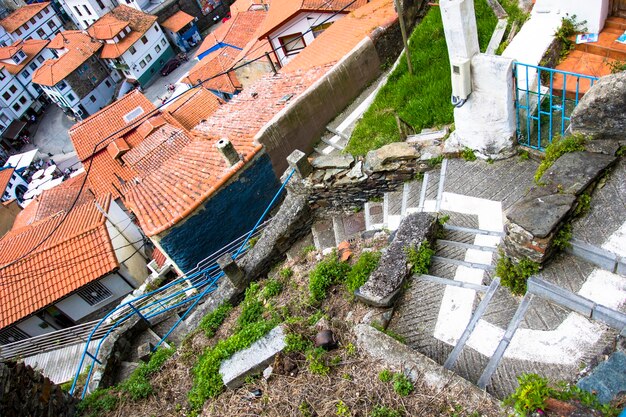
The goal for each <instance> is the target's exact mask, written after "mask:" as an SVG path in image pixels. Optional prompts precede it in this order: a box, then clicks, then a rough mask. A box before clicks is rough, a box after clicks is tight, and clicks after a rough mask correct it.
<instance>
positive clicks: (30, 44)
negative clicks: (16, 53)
mask: <svg viewBox="0 0 626 417" xmlns="http://www.w3.org/2000/svg"><path fill="white" fill-rule="evenodd" d="M48 42H49V41H47V40H40V39H29V40H27V41H22V40H19V41H17V42H16V43H14V44H13V45H14V46H17V45H19V46H20V47H21V49H22V52H24V53H25V54H26V58H24V60H23V61H22V62H20V63H19V64H18V65H14V64H9V63H4V66H5V67H6V69H7V71H9V72H10V73H11V74H13V75H17V74H18V73H19V72H20V71H21V70H23V69H24V67H25V66H26V65H28V63H29V62H30V61H32V60H33V59H34V58H35V57H36V56H37V55H38V54H39V53H40V52H41V51H42V50H43V49H44V48H45V47H46V45H48Z"/></svg>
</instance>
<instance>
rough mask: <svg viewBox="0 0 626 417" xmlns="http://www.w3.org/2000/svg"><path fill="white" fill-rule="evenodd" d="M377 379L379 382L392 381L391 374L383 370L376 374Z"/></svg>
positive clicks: (387, 370)
mask: <svg viewBox="0 0 626 417" xmlns="http://www.w3.org/2000/svg"><path fill="white" fill-rule="evenodd" d="M378 379H379V380H380V381H381V382H389V381H391V380H392V379H393V372H391V371H390V370H389V369H383V370H382V371H380V373H379V374H378Z"/></svg>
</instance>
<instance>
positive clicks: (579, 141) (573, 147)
mask: <svg viewBox="0 0 626 417" xmlns="http://www.w3.org/2000/svg"><path fill="white" fill-rule="evenodd" d="M585 142H586V139H585V137H584V136H582V135H572V136H569V137H567V138H559V137H558V136H555V137H554V139H553V140H552V143H551V144H550V145H548V147H546V151H545V156H544V158H543V161H541V164H539V167H538V168H537V172H535V182H536V183H537V184H539V182H540V181H541V177H542V176H543V174H544V173H545V172H546V171H547V170H548V168H550V167H551V166H552V164H553V163H554V162H555V161H556V160H557V159H559V158H560V157H561V155H564V154H566V153H568V152H577V151H584V150H585Z"/></svg>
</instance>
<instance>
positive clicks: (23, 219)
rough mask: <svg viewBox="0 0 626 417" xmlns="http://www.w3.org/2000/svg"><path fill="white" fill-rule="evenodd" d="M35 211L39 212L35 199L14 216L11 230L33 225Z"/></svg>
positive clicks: (35, 215)
mask: <svg viewBox="0 0 626 417" xmlns="http://www.w3.org/2000/svg"><path fill="white" fill-rule="evenodd" d="M5 203H6V201H5ZM3 204H4V203H3ZM37 210H39V201H38V200H37V199H33V200H31V202H30V203H28V205H27V206H26V207H24V208H23V209H22V211H20V212H19V213H17V216H15V221H13V226H12V228H13V229H19V228H21V227H24V226H28V225H29V224H31V223H34V221H35V218H36V217H37Z"/></svg>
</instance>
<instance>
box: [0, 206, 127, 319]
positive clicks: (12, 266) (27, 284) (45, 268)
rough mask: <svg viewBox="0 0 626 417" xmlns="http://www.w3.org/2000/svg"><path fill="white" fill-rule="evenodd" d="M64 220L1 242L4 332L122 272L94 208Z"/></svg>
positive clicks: (36, 225) (0, 300)
mask: <svg viewBox="0 0 626 417" xmlns="http://www.w3.org/2000/svg"><path fill="white" fill-rule="evenodd" d="M109 203H110V197H105V198H102V199H100V200H99V204H100V206H101V207H103V209H104V210H107V209H108V206H109ZM65 216H66V213H65V212H60V213H58V214H57V215H55V216H52V217H49V218H47V219H45V220H42V221H40V222H37V223H33V224H31V225H29V226H25V227H22V228H19V229H13V230H11V231H10V232H9V233H7V234H6V235H5V236H4V237H3V238H2V239H0V279H1V280H2V283H3V285H1V286H0V304H2V309H1V310H0V328H2V327H5V326H7V325H10V324H12V323H15V322H16V321H18V320H20V319H23V318H24V317H26V316H28V315H30V314H32V313H34V312H36V311H38V310H40V309H42V308H44V307H46V306H48V305H50V304H52V303H54V302H55V301H56V300H58V299H59V298H62V297H64V296H66V295H68V294H70V293H72V292H73V291H75V290H77V289H78V288H79V287H81V286H83V285H85V284H87V283H89V282H91V281H93V280H96V279H98V278H101V277H103V276H105V275H107V274H108V273H110V272H112V271H114V270H115V269H116V268H118V267H119V264H118V261H117V258H116V256H115V251H114V249H113V246H112V244H111V239H110V237H109V234H108V231H107V228H106V225H105V221H106V219H105V217H104V216H103V215H102V213H101V212H100V211H99V210H98V208H97V207H96V204H94V203H93V202H89V203H85V204H83V205H81V206H77V207H75V208H74V209H73V210H72V211H71V212H70V213H68V214H67V218H65ZM64 218H65V220H63V219H64ZM57 226H58V229H56V230H55V231H54V232H52V231H53V230H54V229H55V228H56V227H57ZM51 232H52V234H51V236H49V237H47V236H48V235H49V234H50V233H51ZM44 239H45V243H43V244H42V245H41V246H39V247H37V248H36V249H35V250H34V251H32V252H31V253H29V252H30V251H31V250H32V249H33V248H35V247H36V245H38V244H39V243H40V242H41V241H42V240H44ZM22 257H23V258H22Z"/></svg>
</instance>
